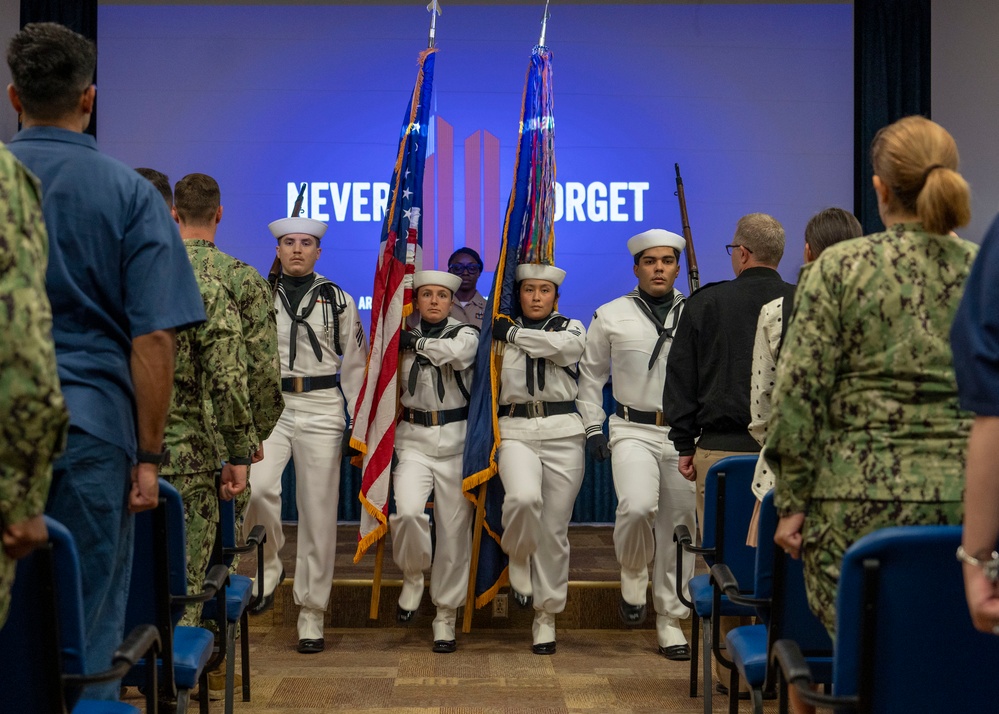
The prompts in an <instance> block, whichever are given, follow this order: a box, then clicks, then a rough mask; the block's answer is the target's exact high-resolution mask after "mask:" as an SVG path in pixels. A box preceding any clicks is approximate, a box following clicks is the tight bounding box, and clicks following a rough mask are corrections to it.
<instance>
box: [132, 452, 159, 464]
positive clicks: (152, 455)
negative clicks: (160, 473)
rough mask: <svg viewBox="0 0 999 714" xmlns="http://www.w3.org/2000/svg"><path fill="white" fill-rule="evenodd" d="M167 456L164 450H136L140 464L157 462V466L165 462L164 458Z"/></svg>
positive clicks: (136, 456)
mask: <svg viewBox="0 0 999 714" xmlns="http://www.w3.org/2000/svg"><path fill="white" fill-rule="evenodd" d="M165 456H166V454H164V453H163V452H162V451H159V452H156V451H143V450H142V449H136V450H135V460H136V461H138V462H139V463H140V464H156V465H157V466H159V465H161V464H162V463H163V458H164V457H165Z"/></svg>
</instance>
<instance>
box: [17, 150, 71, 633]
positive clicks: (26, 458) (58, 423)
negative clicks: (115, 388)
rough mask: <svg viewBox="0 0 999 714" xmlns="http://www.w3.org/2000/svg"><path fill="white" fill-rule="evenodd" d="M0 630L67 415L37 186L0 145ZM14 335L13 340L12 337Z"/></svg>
mask: <svg viewBox="0 0 999 714" xmlns="http://www.w3.org/2000/svg"><path fill="white" fill-rule="evenodd" d="M0 211H2V212H3V215H4V216H5V221H4V223H3V225H2V227H0V334H3V335H4V336H5V337H4V339H3V340H0V365H2V371H0V527H2V529H3V533H2V536H3V552H2V553H0V627H2V626H3V623H4V622H5V621H6V620H7V611H8V608H9V607H10V588H11V585H13V583H14V570H15V562H14V561H16V560H18V559H20V558H23V557H24V556H25V555H27V554H28V553H30V552H31V551H32V550H33V549H35V548H36V547H38V546H39V545H41V544H42V543H44V542H45V540H46V536H47V534H48V531H47V529H46V528H45V521H44V520H43V518H42V510H43V509H44V507H45V499H46V497H47V496H48V494H49V484H51V482H52V461H53V459H55V457H56V454H58V452H59V451H61V450H62V447H63V445H64V444H65V438H66V425H67V422H68V421H69V415H68V414H67V413H66V404H65V402H64V401H63V398H62V392H60V391H59V375H58V374H57V372H56V358H55V347H54V345H53V344H52V309H51V307H50V306H49V299H48V297H47V296H46V295H45V266H46V264H47V263H48V253H49V246H48V236H47V234H46V233H45V221H44V220H43V218H42V203H41V191H40V189H39V186H38V182H37V181H35V179H34V178H33V177H32V176H31V174H29V173H28V172H27V171H26V170H25V169H24V167H23V166H21V164H20V163H18V161H17V159H15V158H14V157H13V156H11V154H10V152H9V151H7V149H5V148H3V146H0ZM15 335H16V337H13V336H15Z"/></svg>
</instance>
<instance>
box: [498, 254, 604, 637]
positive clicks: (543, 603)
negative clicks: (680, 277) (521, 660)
mask: <svg viewBox="0 0 999 714" xmlns="http://www.w3.org/2000/svg"><path fill="white" fill-rule="evenodd" d="M564 278H565V271H564V270H560V269H559V268H556V267H554V266H551V265H535V264H524V265H520V266H518V267H517V273H516V279H517V281H518V294H519V299H520V307H521V312H522V317H519V318H517V320H516V322H514V321H511V320H509V319H506V320H496V321H494V323H493V339H495V340H500V341H502V342H505V343H506V345H505V347H504V352H503V361H502V364H503V368H502V373H501V375H500V385H501V386H500V395H499V407H498V409H499V432H500V445H499V449H498V450H497V454H496V459H497V465H498V468H499V477H500V479H501V480H502V481H503V488H504V489H505V490H506V497H505V498H504V500H503V538H502V541H501V546H502V547H503V550H504V551H505V552H506V553H507V555H508V556H509V557H510V565H509V574H510V587H511V589H512V590H513V597H514V599H515V600H516V601H517V602H518V603H519V604H520V605H521V606H524V607H526V606H527V604H528V603H529V602H530V601H531V598H533V601H534V624H533V627H532V635H533V642H534V643H533V646H532V650H533V652H534V653H535V654H539V655H549V654H554V653H555V615H556V614H558V613H560V612H562V610H564V609H565V600H566V593H567V590H568V586H569V538H568V532H569V519H570V518H571V517H572V509H573V505H574V504H575V502H576V495H577V494H578V493H579V487H580V486H581V485H582V482H583V470H584V461H585V459H584V452H583V448H584V430H583V422H582V420H581V419H580V416H579V414H578V412H577V411H576V401H575V400H576V362H577V361H578V360H579V358H580V355H582V354H583V346H584V344H585V342H586V330H585V328H584V327H583V323H581V322H580V321H579V320H571V319H569V318H567V317H564V316H562V315H560V314H558V313H557V312H554V305H555V299H556V298H557V296H558V286H559V285H561V284H562V281H563V279H564Z"/></svg>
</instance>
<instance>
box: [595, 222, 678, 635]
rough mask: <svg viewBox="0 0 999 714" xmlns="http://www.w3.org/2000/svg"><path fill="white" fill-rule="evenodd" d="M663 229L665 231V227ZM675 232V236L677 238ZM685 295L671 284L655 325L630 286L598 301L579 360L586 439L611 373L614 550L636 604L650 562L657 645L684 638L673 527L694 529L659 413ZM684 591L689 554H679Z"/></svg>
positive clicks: (628, 596)
mask: <svg viewBox="0 0 999 714" xmlns="http://www.w3.org/2000/svg"><path fill="white" fill-rule="evenodd" d="M663 232H665V231H663ZM681 240H682V239H681ZM683 302H684V297H683V295H682V294H680V292H679V291H677V290H675V289H674V290H673V295H672V305H671V307H670V310H669V312H668V314H667V315H666V319H665V320H664V321H663V323H659V321H658V319H657V318H656V317H655V314H654V313H653V311H652V309H651V308H650V307H649V306H648V304H647V303H645V301H644V300H642V298H641V295H640V293H639V291H638V289H637V288H636V289H635V290H633V291H632V292H631V293H629V294H627V295H625V296H623V297H620V298H617V299H616V300H612V301H611V302H609V303H607V304H605V305H601V306H600V307H599V308H597V311H596V312H595V313H594V314H593V320H592V321H591V322H590V327H589V332H588V335H587V340H586V350H585V351H584V353H583V357H582V359H581V360H580V362H579V399H578V400H577V404H578V406H579V412H580V414H581V415H582V417H583V423H584V424H585V425H586V434H587V437H589V436H592V435H594V434H598V433H600V430H601V426H602V425H603V422H604V419H605V418H606V416H607V415H605V413H604V410H603V387H604V385H605V384H606V383H607V379H608V377H609V376H610V375H611V371H612V368H613V373H614V375H615V378H614V381H613V392H614V400H615V401H616V402H617V404H618V407H617V413H615V414H612V415H610V424H609V426H610V440H609V442H608V446H609V447H610V451H611V468H612V471H613V475H614V489H615V491H616V492H617V498H618V507H617V513H616V520H615V524H614V551H615V554H616V555H617V559H618V562H619V563H620V565H621V596H622V598H623V599H624V601H625V602H626V603H629V604H630V605H633V606H637V605H644V604H645V601H646V593H647V591H648V584H649V569H648V564H649V563H650V562H653V568H652V594H653V602H654V604H655V608H656V613H657V615H658V616H657V618H656V630H657V635H658V640H659V646H660V648H666V647H674V646H677V645H685V644H686V639H685V638H684V636H683V633H682V631H681V630H680V627H679V625H678V624H677V622H676V620H677V619H682V618H686V617H688V616H689V614H690V611H689V609H688V608H687V607H686V606H685V605H684V604H683V603H682V602H681V601H680V599H679V597H677V582H676V567H675V550H674V545H673V542H672V539H673V529H674V528H675V527H676V526H678V525H680V524H683V525H686V526H687V527H688V528H689V529H691V532H693V529H694V502H695V501H694V489H695V485H694V484H693V483H692V482H690V481H687V480H686V479H684V478H683V477H682V476H681V475H680V473H679V471H678V469H677V466H678V463H679V454H678V452H677V451H676V449H675V448H674V447H673V442H671V441H670V440H669V438H668V436H667V434H668V432H669V427H668V426H667V425H666V423H665V421H664V420H663V419H662V396H663V383H664V379H665V375H666V357H667V355H668V354H669V349H670V345H671V343H672V334H673V330H675V328H676V324H677V322H678V321H679V319H680V312H681V311H682V309H683ZM684 566H685V572H684V573H683V574H682V575H681V586H682V587H683V588H684V591H685V592H686V588H687V582H688V581H689V580H690V577H691V575H692V574H693V566H694V563H693V558H686V559H684Z"/></svg>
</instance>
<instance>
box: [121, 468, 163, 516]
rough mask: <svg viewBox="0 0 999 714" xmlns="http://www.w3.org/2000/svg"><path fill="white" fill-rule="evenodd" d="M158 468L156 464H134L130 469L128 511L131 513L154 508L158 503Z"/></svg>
mask: <svg viewBox="0 0 999 714" xmlns="http://www.w3.org/2000/svg"><path fill="white" fill-rule="evenodd" d="M159 472H160V468H159V466H158V465H156V464H136V465H135V466H133V467H132V490H131V491H130V492H129V494H128V510H129V511H131V512H132V513H139V512H140V511H149V510H151V509H153V508H156V505H157V504H158V503H159V501H160V473H159Z"/></svg>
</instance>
